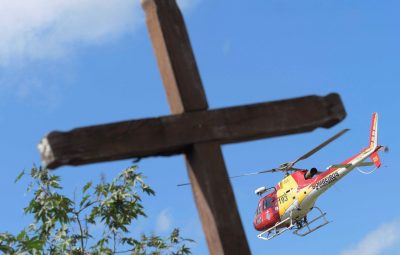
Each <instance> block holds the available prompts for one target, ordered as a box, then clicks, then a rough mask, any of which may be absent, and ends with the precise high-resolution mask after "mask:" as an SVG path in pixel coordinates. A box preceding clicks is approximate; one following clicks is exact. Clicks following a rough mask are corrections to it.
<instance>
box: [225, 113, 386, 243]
mask: <svg viewBox="0 0 400 255" xmlns="http://www.w3.org/2000/svg"><path fill="white" fill-rule="evenodd" d="M347 131H349V129H344V130H342V131H340V132H339V133H337V134H336V135H334V136H333V137H331V138H329V139H328V140H326V141H325V142H323V143H322V144H320V145H318V146H317V147H315V148H314V149H312V150H311V151H309V152H307V153H306V154H304V155H302V156H301V157H299V158H298V159H296V160H295V161H292V162H289V163H285V164H282V165H280V166H279V167H278V168H273V169H269V170H264V171H260V172H255V173H247V174H242V175H238V176H233V177H231V178H237V177H242V176H248V175H256V174H263V173H273V172H283V173H284V174H285V177H284V178H283V179H282V180H281V181H280V182H279V183H278V184H277V185H276V186H274V187H270V188H266V187H260V188H258V189H256V190H255V194H256V195H258V196H260V197H261V198H260V200H259V202H258V204H257V209H256V214H255V216H254V220H253V225H254V228H255V229H256V230H257V231H261V233H259V234H258V236H257V237H258V238H260V239H262V240H270V239H272V238H274V237H276V236H279V235H281V234H282V233H284V232H286V231H288V230H292V231H293V234H295V235H298V236H306V235H308V234H310V233H312V232H314V231H315V230H317V229H319V228H321V227H323V226H325V225H327V224H328V223H330V221H328V220H327V218H326V213H325V212H323V211H322V210H321V209H320V208H318V207H317V206H315V203H316V201H317V199H318V198H319V196H320V195H322V194H323V193H324V192H325V191H327V190H328V189H329V188H331V187H332V186H333V185H335V184H336V183H337V182H338V181H339V180H341V179H342V178H343V177H344V176H345V175H347V174H348V173H350V172H351V171H352V170H353V169H355V168H358V167H365V166H374V165H375V168H374V169H373V170H372V171H370V172H363V171H361V170H360V171H361V172H363V173H366V174H369V173H372V172H373V171H375V170H376V169H377V168H379V167H380V166H381V160H380V157H379V155H378V152H379V151H387V150H388V149H387V147H384V146H380V145H378V113H376V112H374V113H373V114H372V124H371V129H370V136H369V145H368V147H366V148H364V149H362V150H361V152H359V153H358V154H356V155H354V156H352V157H350V158H349V159H347V160H345V161H343V162H342V163H340V164H335V165H330V166H328V167H327V168H326V170H325V171H323V172H319V171H318V170H317V169H316V168H311V169H309V170H307V169H299V168H295V167H294V166H295V164H296V163H298V162H299V161H301V160H304V159H307V158H308V157H310V156H311V155H313V154H314V153H316V152H317V151H319V150H320V149H322V148H323V147H325V146H327V145H328V144H329V143H331V142H333V141H334V140H336V139H337V138H339V137H340V136H342V135H343V134H344V133H346V132H347ZM368 158H370V159H371V161H370V162H365V160H367V159H368ZM312 210H314V211H315V212H316V214H317V215H316V216H314V218H313V219H308V217H307V216H309V214H310V212H311V211H312ZM313 214H314V213H313Z"/></svg>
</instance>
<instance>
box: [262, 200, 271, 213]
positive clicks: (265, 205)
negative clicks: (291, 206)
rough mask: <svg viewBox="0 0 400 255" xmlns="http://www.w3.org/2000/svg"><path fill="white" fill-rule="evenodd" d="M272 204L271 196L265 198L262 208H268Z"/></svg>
mask: <svg viewBox="0 0 400 255" xmlns="http://www.w3.org/2000/svg"><path fill="white" fill-rule="evenodd" d="M271 206H272V199H271V198H267V199H265V200H264V206H263V210H267V209H268V208H270V207H271Z"/></svg>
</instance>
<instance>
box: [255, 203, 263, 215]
mask: <svg viewBox="0 0 400 255" xmlns="http://www.w3.org/2000/svg"><path fill="white" fill-rule="evenodd" d="M261 208H262V203H260V204H259V205H258V206H257V211H256V215H259V214H260V213H261Z"/></svg>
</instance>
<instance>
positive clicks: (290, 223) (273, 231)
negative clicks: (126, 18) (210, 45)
mask: <svg viewBox="0 0 400 255" xmlns="http://www.w3.org/2000/svg"><path fill="white" fill-rule="evenodd" d="M314 208H315V209H317V210H318V211H319V213H320V215H319V216H317V217H316V218H314V219H312V220H311V221H308V220H307V219H306V218H303V219H301V220H295V219H293V217H292V213H291V214H290V217H289V218H286V219H285V220H283V221H280V222H278V223H276V224H275V225H274V226H273V227H271V228H269V229H267V230H265V231H263V232H261V233H260V234H259V235H257V237H258V238H260V239H262V240H271V239H272V238H274V237H276V236H279V235H281V234H283V233H284V232H286V231H287V230H292V229H294V231H293V234H295V235H298V236H306V235H308V234H310V233H312V232H314V231H315V230H317V229H319V228H322V227H323V226H325V225H327V224H328V223H330V221H328V220H327V219H326V217H325V215H326V213H324V212H322V210H321V209H319V208H318V207H316V206H314V207H313V208H311V210H312V209H314ZM320 220H322V221H323V222H322V223H320V224H319V225H317V226H315V227H312V226H311V225H312V224H313V223H314V222H317V221H320ZM302 230H305V231H304V232H302Z"/></svg>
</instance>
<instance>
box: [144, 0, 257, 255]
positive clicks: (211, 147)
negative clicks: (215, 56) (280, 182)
mask: <svg viewBox="0 0 400 255" xmlns="http://www.w3.org/2000/svg"><path fill="white" fill-rule="evenodd" d="M142 5H143V8H144V10H145V12H146V20H147V27H148V30H149V33H150V37H151V40H152V43H153V48H154V51H155V54H156V57H157V62H158V66H159V68H160V72H161V76H162V79H163V83H164V87H165V90H166V92H167V96H168V101H169V104H170V108H171V112H172V113H174V114H178V113H182V112H190V111H197V110H205V109H207V108H208V104H207V100H206V96H205V93H204V89H203V86H202V82H201V78H200V74H199V71H198V69H197V65H196V61H195V58H194V54H193V51H192V47H191V45H190V40H189V36H188V33H187V31H186V27H185V23H184V20H183V18H182V14H181V13H180V11H179V8H178V6H177V5H176V2H175V0H142ZM185 157H186V163H187V166H188V173H189V178H190V181H191V183H192V189H193V194H194V198H195V201H196V205H197V208H198V211H199V214H200V219H201V221H202V225H203V230H204V233H205V235H206V239H207V243H208V249H209V251H210V253H211V254H215V255H235V254H238V255H239V254H240V255H247V254H250V249H249V246H248V243H247V239H246V235H245V233H244V229H243V226H242V222H241V220H240V216H239V212H238V209H237V206H236V202H235V197H234V194H233V190H232V187H231V185H230V181H229V178H228V175H227V171H226V167H225V162H224V160H223V157H222V152H221V148H220V145H219V144H216V143H203V144H194V145H192V146H191V148H189V149H188V150H186V151H185Z"/></svg>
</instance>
